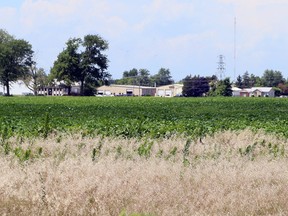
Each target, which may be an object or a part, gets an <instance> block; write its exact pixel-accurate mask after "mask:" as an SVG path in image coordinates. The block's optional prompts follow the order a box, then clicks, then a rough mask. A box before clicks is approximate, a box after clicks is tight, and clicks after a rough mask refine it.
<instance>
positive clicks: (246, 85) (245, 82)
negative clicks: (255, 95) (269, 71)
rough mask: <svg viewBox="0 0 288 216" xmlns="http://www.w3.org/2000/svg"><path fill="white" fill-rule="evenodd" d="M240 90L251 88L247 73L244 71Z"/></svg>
mask: <svg viewBox="0 0 288 216" xmlns="http://www.w3.org/2000/svg"><path fill="white" fill-rule="evenodd" d="M242 88H251V80H250V75H249V72H248V71H246V72H245V73H244V74H243V76H242Z"/></svg>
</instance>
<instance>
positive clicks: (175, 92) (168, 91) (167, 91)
mask: <svg viewBox="0 0 288 216" xmlns="http://www.w3.org/2000/svg"><path fill="white" fill-rule="evenodd" d="M182 91H183V84H171V85H165V86H159V87H157V89H156V96H158V97H176V96H182Z"/></svg>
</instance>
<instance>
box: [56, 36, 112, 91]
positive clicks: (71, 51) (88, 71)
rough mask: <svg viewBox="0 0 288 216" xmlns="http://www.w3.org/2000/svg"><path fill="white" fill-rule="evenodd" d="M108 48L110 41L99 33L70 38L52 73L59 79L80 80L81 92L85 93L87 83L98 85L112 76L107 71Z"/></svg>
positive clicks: (67, 80)
mask: <svg viewBox="0 0 288 216" xmlns="http://www.w3.org/2000/svg"><path fill="white" fill-rule="evenodd" d="M107 49H108V42H107V41H105V40H104V39H102V38H101V37H100V36H99V35H86V36H85V37H84V39H83V40H82V39H81V38H73V39H69V40H68V42H67V43H66V48H65V49H64V50H63V51H62V52H61V53H60V54H59V55H58V58H57V60H56V61H55V62H54V65H53V68H52V69H51V73H52V74H53V76H54V77H55V78H56V79H57V80H59V81H60V80H64V81H66V82H68V83H71V82H80V86H81V87H80V94H81V95H84V84H85V83H88V82H89V83H90V84H91V82H94V83H95V85H96V83H97V82H99V81H100V82H102V81H103V82H104V81H105V80H106V79H108V78H109V77H110V74H109V73H108V72H107V71H106V70H107V68H108V58H107V56H106V55H105V54H103V52H104V51H106V50H107Z"/></svg>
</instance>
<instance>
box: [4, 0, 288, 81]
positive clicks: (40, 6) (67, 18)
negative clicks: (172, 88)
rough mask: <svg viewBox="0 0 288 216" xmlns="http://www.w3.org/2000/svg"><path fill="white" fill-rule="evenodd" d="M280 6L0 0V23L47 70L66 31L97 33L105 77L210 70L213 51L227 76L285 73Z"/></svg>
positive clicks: (227, 1)
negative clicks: (104, 44)
mask: <svg viewBox="0 0 288 216" xmlns="http://www.w3.org/2000/svg"><path fill="white" fill-rule="evenodd" d="M287 11H288V0H9V1H6V0H0V28H2V29H5V30H7V31H8V33H9V34H12V35H14V36H15V37H16V38H18V39H25V40H27V41H29V42H30V43H31V44H32V46H33V50H34V51H35V53H36V60H37V63H38V67H43V68H44V69H45V70H46V72H47V73H49V70H50V68H51V67H52V66H53V62H54V61H55V60H56V58H57V55H58V54H59V52H61V51H62V50H63V48H64V47H65V43H66V41H67V40H68V39H69V38H72V37H83V36H84V35H87V34H99V35H100V36H102V37H103V38H104V39H106V40H107V41H108V42H109V50H108V51H107V52H106V54H107V55H108V58H109V60H110V63H109V72H110V73H111V75H112V77H113V78H121V77H122V74H123V72H124V71H125V70H130V69H132V68H137V69H141V68H145V69H148V70H149V71H150V74H152V75H153V74H156V73H157V72H158V70H159V69H160V68H161V67H164V68H168V69H170V71H171V74H172V76H173V78H174V80H175V81H179V80H181V79H183V78H184V77H185V76H187V75H190V74H191V75H202V76H211V75H213V74H216V72H217V67H218V66H217V62H218V56H219V55H224V56H225V63H226V72H225V75H226V77H230V78H231V79H232V80H234V78H235V76H238V75H239V74H240V75H243V73H244V72H245V71H248V72H249V73H250V74H251V73H253V74H255V75H259V76H260V75H262V74H263V72H264V70H265V69H273V70H280V71H281V72H282V73H283V76H284V77H285V78H287V77H288V70H287V69H288V55H287V49H288V26H287V20H288V13H287ZM235 17H236V19H237V22H236V23H237V24H236V34H234V30H235V28H234V26H235V25H234V18H235ZM235 35H236V61H234V47H235V46H234V38H235V37H234V36H235ZM234 65H236V67H235V69H234ZM234 72H235V73H234Z"/></svg>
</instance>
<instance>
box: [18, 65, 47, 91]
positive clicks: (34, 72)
mask: <svg viewBox="0 0 288 216" xmlns="http://www.w3.org/2000/svg"><path fill="white" fill-rule="evenodd" d="M23 81H24V83H25V85H26V86H27V88H28V89H30V90H31V91H33V92H34V95H37V90H38V88H40V87H44V86H45V85H47V84H48V76H47V74H46V73H45V71H44V69H43V68H37V67H36V64H35V63H34V64H32V65H30V67H29V70H28V73H27V74H26V75H25V76H24V77H23Z"/></svg>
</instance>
